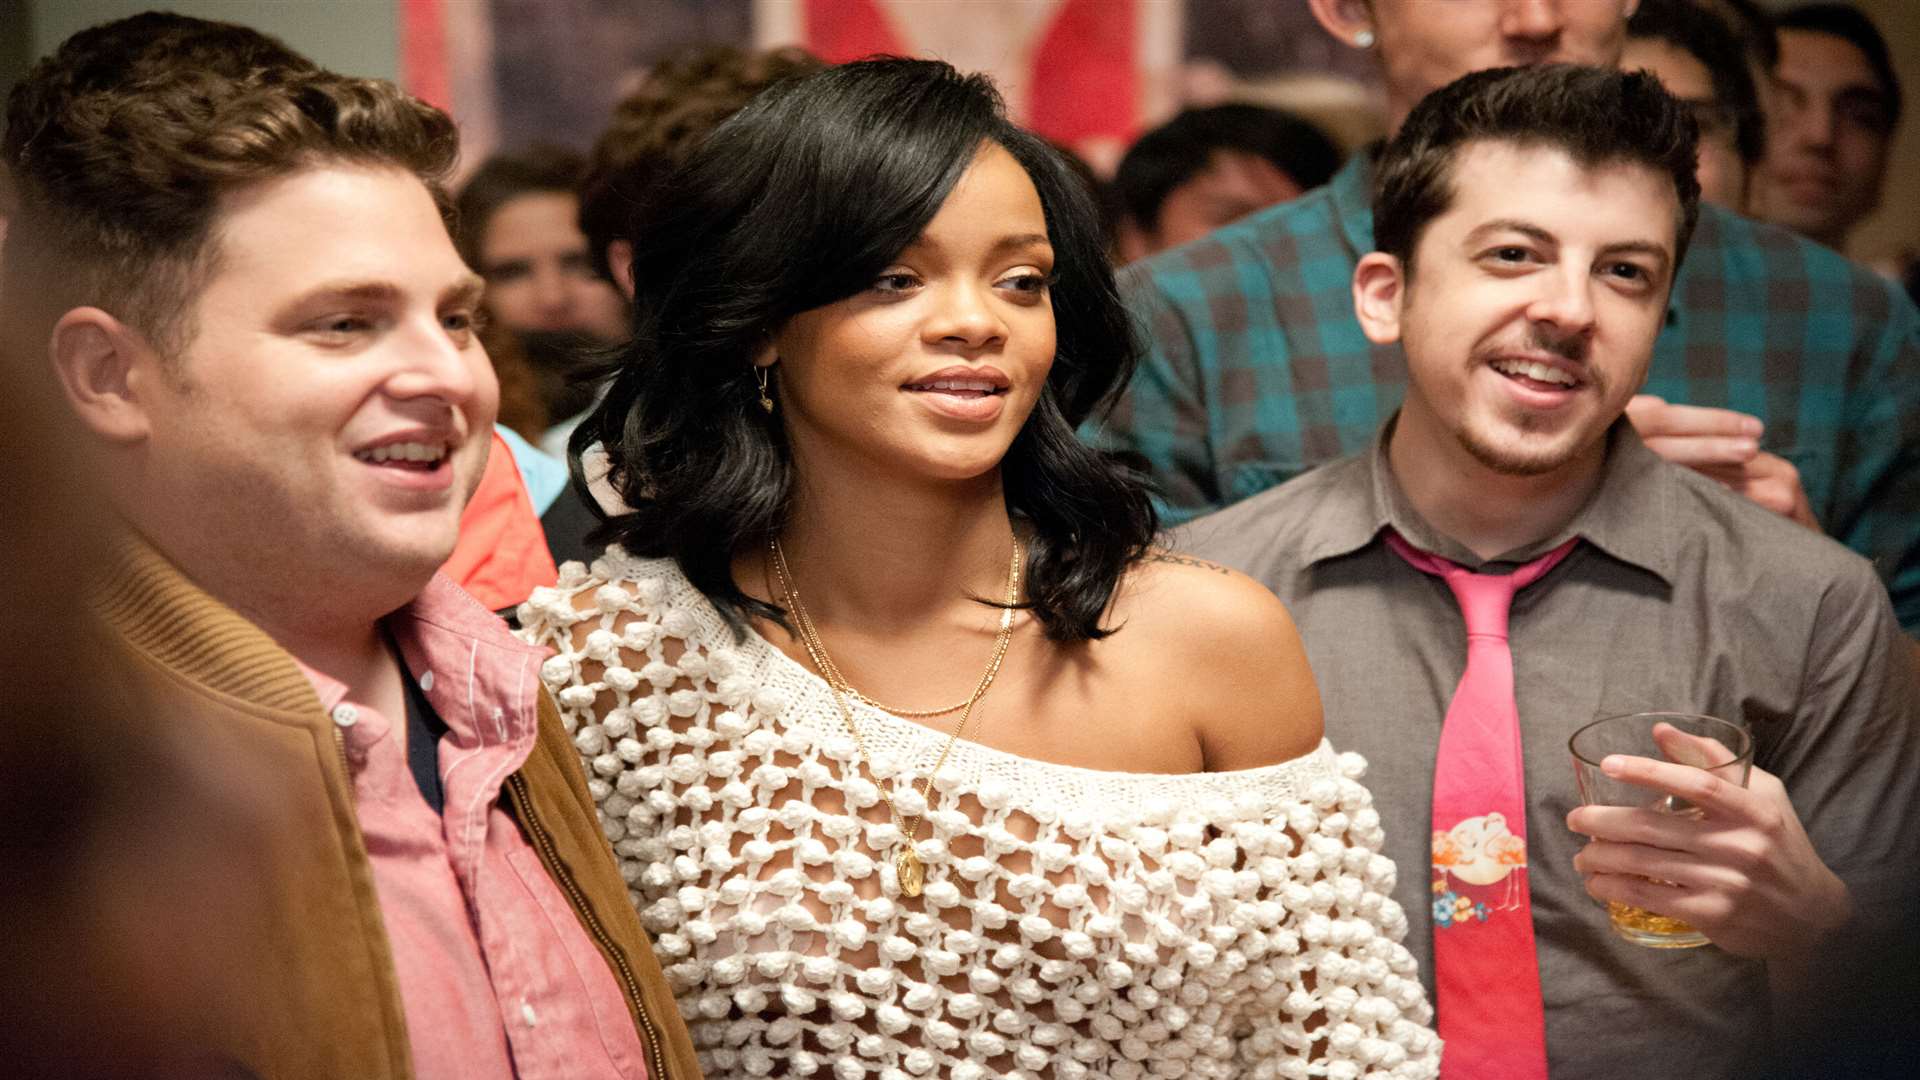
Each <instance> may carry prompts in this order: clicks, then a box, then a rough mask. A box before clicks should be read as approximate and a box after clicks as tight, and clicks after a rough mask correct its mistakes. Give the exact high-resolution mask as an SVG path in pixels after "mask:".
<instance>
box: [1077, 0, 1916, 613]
mask: <svg viewBox="0 0 1920 1080" xmlns="http://www.w3.org/2000/svg"><path fill="white" fill-rule="evenodd" d="M1309 3H1310V4H1311V6H1312V8H1313V10H1314V14H1315V15H1316V17H1318V19H1319V20H1320V22H1321V24H1322V25H1324V26H1325V27H1326V28H1327V30H1328V31H1329V32H1330V33H1332V34H1333V35H1334V36H1335V37H1336V38H1338V39H1340V40H1341V41H1343V42H1346V43H1347V44H1349V45H1352V46H1354V47H1358V48H1367V49H1373V50H1377V52H1378V53H1379V58H1380V62H1381V66H1382V69H1383V73H1384V75H1385V80H1386V87H1387V104H1388V119H1389V123H1390V124H1391V125H1392V126H1393V127H1396V128H1397V127H1398V125H1399V122H1400V120H1401V119H1402V118H1403V117H1405V116H1406V114H1407V112H1408V110H1410V109H1411V108H1412V107H1413V104H1414V103H1415V102H1417V101H1418V100H1419V99H1420V98H1421V97H1423V96H1425V94H1426V93H1427V92H1429V91H1431V90H1433V89H1436V88H1438V87H1440V86H1443V85H1445V84H1446V83H1448V82H1450V81H1452V80H1453V79H1455V78H1457V77H1458V76H1460V75H1463V74H1466V73H1467V72H1469V71H1475V70H1479V69H1482V68H1488V67H1498V66H1504V65H1509V64H1521V63H1534V62H1551V61H1563V62H1571V63H1588V64H1602V65H1609V66H1611V65H1613V64H1616V63H1617V62H1618V60H1619V57H1620V52H1621V48H1622V46H1623V43H1624V40H1625V32H1626V19H1627V16H1628V15H1630V14H1631V13H1632V9H1633V7H1634V6H1635V3H1634V0H1577V2H1576V0H1544V2H1542V0H1531V2H1527V3H1518V2H1513V0H1455V2H1453V3H1447V4H1435V3H1428V2H1426V0H1309ZM1372 178H1373V177H1372V164H1371V157H1370V155H1366V154H1362V155H1358V156H1356V158H1355V159H1354V160H1353V161H1352V162H1350V163H1348V165H1347V166H1346V167H1345V168H1344V169H1343V170H1341V172H1340V173H1339V174H1337V175H1336V176H1335V177H1334V179H1333V181H1332V182H1331V183H1329V184H1328V185H1327V186H1326V187H1323V188H1320V189H1318V190H1316V191H1313V192H1311V193H1309V194H1307V195H1306V196H1303V197H1302V198H1300V199H1298V200H1296V201H1294V202H1291V203H1285V204H1282V205H1280V206H1277V207H1273V208H1271V209H1268V210H1264V211H1261V212H1260V213H1258V214H1255V215H1253V216H1251V217H1249V218H1246V219H1244V220H1242V221H1240V222H1238V223H1236V224H1234V225H1230V226H1228V227H1226V228H1224V229H1221V230H1219V231H1218V232H1215V233H1213V234H1211V235H1209V236H1208V237H1206V238H1204V239H1202V240H1199V241H1197V242H1195V243H1192V244H1189V245H1186V246H1184V247H1180V248H1176V249H1174V250H1172V251H1169V252H1165V253H1162V254H1160V255H1158V256H1155V257H1154V258H1151V259H1148V260H1146V261H1145V262H1142V263H1137V264H1135V265H1134V266H1133V267H1132V268H1130V270H1129V272H1128V274H1127V275H1126V278H1125V287H1126V289H1127V293H1128V302H1129V305H1130V306H1131V307H1132V308H1133V310H1134V311H1135V313H1136V316H1137V318H1138V319H1139V321H1140V323H1141V325H1142V327H1143V329H1144V330H1145V332H1146V335H1147V344H1148V349H1147V355H1146V356H1145V358H1144V360H1143V362H1142V365H1141V368H1140V371H1139V373H1138V374H1137V375H1136V376H1135V378H1134V381H1133V384H1132V386H1131V387H1130V388H1129V390H1128V392H1127V394H1126V396H1125V397H1124V398H1123V399H1122V401H1121V402H1120V405H1119V407H1118V408H1117V409H1116V410H1115V412H1114V414H1113V416H1112V418H1111V419H1110V420H1108V421H1107V423H1106V424H1105V425H1104V426H1102V427H1100V428H1098V429H1097V430H1095V431H1094V432H1092V433H1091V434H1093V436H1094V437H1095V438H1096V440H1097V441H1099V442H1101V443H1102V444H1103V445H1107V446H1109V447H1112V448H1115V449H1120V450H1125V451H1130V452H1133V453H1136V454H1138V455H1140V456H1141V457H1143V458H1144V459H1145V462H1146V463H1147V465H1148V467H1149V468H1150V471H1151V472H1152V474H1153V476H1154V478H1155V480H1156V481H1157V482H1158V484H1159V485H1160V489H1161V494H1162V497H1163V501H1162V508H1163V510H1164V511H1165V514H1166V517H1167V519H1168V520H1169V521H1170V522H1180V521H1185V520H1187V519H1189V518H1192V517H1194V516H1197V515H1199V514H1202V513H1205V512H1207V511H1209V510H1213V509H1217V508H1219V507H1222V506H1225V505H1227V504H1229V503H1232V502H1235V501H1237V500H1239V499H1243V498H1245V497H1247V496H1249V495H1252V494H1254V493H1256V492H1259V491H1263V490H1265V489H1267V488H1269V487H1272V486H1274V485H1276V484H1278V483H1280V482H1282V481H1284V480H1287V479H1289V478H1291V477H1293V476H1296V475H1298V474H1300V473H1302V472H1305V471H1306V470H1308V469H1311V468H1313V467H1314V466H1317V465H1321V464H1325V463H1326V462H1329V461H1332V460H1334V459H1335V458H1338V457H1342V456H1344V455H1347V454H1351V453H1355V452H1358V451H1360V450H1362V449H1364V448H1365V447H1366V445H1367V443H1368V441H1369V440H1370V439H1371V438H1372V436H1373V433H1374V431H1375V430H1376V429H1377V428H1378V427H1379V425H1380V423H1381V422H1382V421H1383V420H1385V419H1386V417H1387V416H1388V415H1389V414H1391V413H1392V412H1393V410H1394V409H1395V408H1397V407H1398V406H1399V403H1400V398H1401V393H1402V391H1403V389H1404V387H1405V383H1406V364H1405V361H1404V360H1403V359H1402V358H1401V357H1400V356H1399V354H1398V352H1397V350H1396V349H1395V348H1393V347H1376V346H1371V345H1369V344H1368V342H1367V340H1366V338H1365V337H1364V336H1363V335H1362V334H1361V332H1360V327H1359V325H1358V323H1356V322H1355V321H1354V317H1353V301H1352V292H1351V289H1352V285H1351V283H1352V279H1353V270H1354V265H1355V264H1356V263H1357V262H1358V261H1359V259H1360V256H1362V255H1364V254H1366V253H1367V252H1369V251H1372V250H1373V216H1372V211H1371V209H1370V204H1371V196H1372V193H1371V185H1372ZM1646 394H1647V395H1648V396H1644V397H1642V398H1639V399H1636V400H1635V402H1634V405H1633V407H1632V408H1631V409H1630V410H1629V413H1630V415H1631V416H1632V418H1633V421H1634V425H1635V427H1636V428H1638V429H1639V431H1640V434H1641V436H1642V437H1643V438H1644V439H1645V440H1646V443H1647V445H1648V446H1649V447H1651V448H1652V449H1653V450H1655V451H1656V452H1658V453H1660V454H1661V455H1663V456H1665V457H1667V458H1668V459H1670V460H1674V461H1678V462H1680V463H1682V464H1686V465H1690V466H1693V467H1695V468H1698V469H1700V470H1701V471H1703V472H1705V473H1707V474H1708V475H1710V476H1713V477H1715V478H1716V479H1718V480H1720V481H1722V482H1724V483H1726V484H1727V485H1728V486H1729V487H1732V488H1733V489H1735V490H1737V491H1741V492H1743V493H1744V494H1746V495H1748V496H1749V497H1751V498H1753V499H1754V500H1755V501H1757V502H1760V503H1761V504H1763V505H1766V506H1768V507H1770V508H1772V509H1774V510H1776V511H1779V512H1780V513H1783V514H1786V515H1788V516H1791V517H1794V518H1795V519H1797V520H1799V521H1801V522H1802V523H1804V524H1807V525H1809V526H1810V527H1814V528H1821V529H1824V530H1825V531H1826V532H1827V533H1829V534H1830V535H1832V536H1833V537H1835V538H1836V539H1838V540H1840V541H1842V542H1844V543H1845V544H1847V545H1848V546H1849V547H1851V548H1853V549H1854V550H1855V551H1858V552H1860V553H1861V554H1863V555H1865V556H1867V557H1868V558H1870V559H1872V560H1873V562H1874V565H1875V566H1876V568H1877V569H1878V570H1879V572H1880V575H1881V577H1882V578H1883V579H1884V580H1885V581H1886V582H1887V584H1888V588H1889V590H1890V591H1891V593H1892V597H1893V604H1894V610H1895V611H1896V612H1897V613H1898V615H1899V618H1900V621H1901V624H1902V625H1903V626H1904V627H1905V628H1906V630H1907V631H1908V632H1909V633H1912V634H1920V314H1916V312H1915V310H1914V308H1913V305H1912V303H1911V302H1909V301H1908V300H1907V299H1906V298H1905V297H1904V296H1901V295H1900V294H1899V293H1898V292H1897V291H1896V290H1895V289H1894V288H1893V287H1892V286H1891V285H1890V284H1888V283H1886V282H1883V281H1882V280H1880V279H1879V278H1877V277H1875V276H1874V275H1872V274H1871V273H1869V272H1867V271H1866V270H1864V269H1862V268H1860V267H1857V266H1855V265H1853V264H1852V263H1850V262H1848V261H1847V260H1845V259H1844V258H1842V257H1841V256H1839V255H1837V254H1835V253H1834V252H1832V251H1831V250H1829V249H1827V248H1824V247H1820V246H1819V245H1816V244H1813V243H1811V242H1808V241H1805V240H1802V239H1800V238H1799V237H1797V236H1794V235H1793V234H1791V233H1789V232H1787V231H1785V230H1783V229H1778V228H1773V227H1771V226H1767V225H1762V224H1759V223H1756V222H1753V221H1749V220H1747V219H1745V218H1742V217H1740V216H1738V215H1735V214H1731V213H1728V212H1726V211H1723V210H1720V209H1719V208H1717V207H1710V206H1703V207H1702V208H1701V213H1700V224H1699V227H1698V229H1697V231H1696V232H1695V233H1694V237H1693V243H1692V247H1691V249H1690V252H1689V254H1688V256H1687V261H1686V266H1685V269H1684V270H1683V272H1682V273H1681V276H1680V280H1679V281H1678V283H1677V284H1676V285H1675V288H1674V294H1673V299H1672V308H1671V310H1670V312H1669V314H1668V318H1667V325H1666V327H1665V329H1664V330H1663V331H1662V333H1661V335H1660V339H1659V341H1658V343H1657V346H1656V352H1655V356H1654V360H1653V370H1652V373H1651V375H1650V376H1649V377H1648V380H1647V385H1646ZM1669 402H1672V403H1673V404H1669ZM1680 403H1685V404H1680Z"/></svg>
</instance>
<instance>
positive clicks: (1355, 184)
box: [1327, 143, 1380, 254]
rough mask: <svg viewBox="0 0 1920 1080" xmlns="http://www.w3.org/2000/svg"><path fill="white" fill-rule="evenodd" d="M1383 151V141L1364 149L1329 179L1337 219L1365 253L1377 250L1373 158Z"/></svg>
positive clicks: (1356, 247)
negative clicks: (1374, 221)
mask: <svg viewBox="0 0 1920 1080" xmlns="http://www.w3.org/2000/svg"><path fill="white" fill-rule="evenodd" d="M1379 154H1380V144H1379V143H1375V144H1374V145H1372V146H1368V147H1366V148H1364V149H1362V150H1360V151H1359V152H1358V153H1356V154H1354V155H1353V156H1352V157H1351V158H1349V159H1347V163H1346V164H1345V165H1343V166H1341V167H1340V171H1339V172H1337V173H1334V174H1333V179H1331V180H1329V181H1327V192H1328V194H1329V195H1331V196H1332V198H1333V210H1334V220H1335V222H1336V224H1338V225H1339V227H1340V232H1341V234H1342V235H1344V236H1345V237H1346V238H1347V243H1348V245H1350V246H1351V247H1352V249H1353V250H1354V251H1357V252H1360V253H1361V254H1365V253H1367V252H1369V251H1372V250H1373V162H1374V159H1375V158H1376V157H1378V156H1379Z"/></svg>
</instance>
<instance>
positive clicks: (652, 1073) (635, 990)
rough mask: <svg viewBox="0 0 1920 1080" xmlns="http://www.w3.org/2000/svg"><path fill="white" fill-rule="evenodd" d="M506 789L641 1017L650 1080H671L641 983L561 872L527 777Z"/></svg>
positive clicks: (509, 782) (515, 776)
mask: <svg viewBox="0 0 1920 1080" xmlns="http://www.w3.org/2000/svg"><path fill="white" fill-rule="evenodd" d="M507 786H508V787H509V788H510V789H511V790H512V792H513V805H514V809H515V810H516V811H518V812H519V814H520V820H521V822H523V823H524V824H525V825H526V827H527V832H528V833H530V834H532V836H533V842H534V843H535V844H536V845H538V846H539V848H540V855H541V857H542V858H543V859H544V860H545V861H546V864H547V872H548V873H549V874H552V875H553V879H554V880H555V881H557V882H559V883H560V887H561V888H562V889H564V890H565V891H566V894H567V897H568V899H570V900H571V901H572V902H573V909H574V910H575V911H577V912H579V913H580V919H581V921H582V922H583V923H585V924H586V927H587V932H588V933H590V934H592V935H593V938H594V940H595V941H597V942H599V944H600V947H601V949H602V951H604V952H605V953H606V954H607V955H608V956H611V957H613V965H614V967H615V969H617V970H618V972H619V974H620V981H621V982H622V983H623V984H624V985H625V988H626V992H627V996H628V999H629V1000H631V1001H632V1002H633V1012H634V1015H635V1016H638V1017H639V1018H640V1033H641V1034H642V1035H644V1036H646V1041H647V1052H648V1056H649V1059H650V1060H648V1062H647V1076H648V1078H649V1080H671V1078H670V1077H668V1076H667V1072H666V1053H665V1051H664V1050H663V1049H662V1047H661V1045H660V1033H659V1032H658V1031H656V1030H655V1029H654V1026H653V1020H652V1018H651V1017H649V1016H648V1015H647V1004H646V1002H645V1001H643V1000H641V997H640V983H639V980H637V979H635V978H634V975H633V968H632V967H631V966H630V965H628V963H627V958H626V956H625V955H623V954H622V953H621V951H620V950H619V948H618V947H616V946H615V944H614V941H613V938H612V937H610V936H609V935H608V934H607V932H606V930H605V929H604V928H602V927H601V925H600V919H599V917H598V916H596V915H594V913H593V909H592V908H590V907H588V906H587V898H586V896H585V895H584V894H582V893H581V892H580V887H579V886H578V885H576V884H574V881H573V877H572V876H571V875H570V874H568V873H567V872H566V871H565V870H564V869H562V867H561V865H560V852H559V849H558V848H556V847H555V846H554V843H553V837H551V836H549V835H548V834H547V829H546V826H544V825H542V824H540V819H539V818H538V817H536V816H535V815H534V812H533V801H532V799H531V798H529V797H528V795H527V781H526V778H525V777H523V776H521V775H520V774H519V773H517V772H516V773H514V774H512V775H511V776H509V777H507Z"/></svg>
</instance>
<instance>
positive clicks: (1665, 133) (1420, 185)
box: [1373, 64, 1700, 273]
mask: <svg viewBox="0 0 1920 1080" xmlns="http://www.w3.org/2000/svg"><path fill="white" fill-rule="evenodd" d="M1475 143H1513V144H1519V145H1522V146H1538V147H1545V148H1549V149H1555V150H1560V151H1563V152H1564V153H1566V154H1567V156H1569V157H1571V158H1572V159H1573V160H1574V161H1575V162H1577V163H1579V164H1580V165H1581V166H1582V167H1583V168H1594V167H1598V166H1602V165H1613V164H1634V165H1644V166H1646V167H1648V168H1650V169H1652V170H1654V171H1655V172H1659V173H1665V174H1666V175H1668V176H1670V177H1672V179H1673V189H1674V193H1675V194H1676V195H1677V196H1678V198H1679V203H1680V205H1679V212H1678V218H1677V220H1676V221H1675V223H1674V224H1675V231H1674V270H1675V271H1676V272H1677V271H1678V270H1679V268H1680V260H1681V259H1682V258H1683V257H1684V256H1685V254H1686V250H1687V242H1688V241H1689V240H1690V239H1691V238H1692V236H1693V226H1694V222H1695V221H1697V220H1698V219H1699V216H1700V181H1699V180H1697V179H1695V177H1694V171H1695V168H1696V158H1697V154H1698V151H1699V129H1698V126H1697V125H1696V124H1695V123H1694V120H1693V115H1692V114H1691V113H1690V112H1689V111H1688V110H1687V107H1686V106H1685V105H1683V104H1681V103H1680V102H1679V101H1678V100H1676V99H1675V98H1674V96H1673V95H1672V94H1669V93H1667V91H1666V90H1665V89H1664V88H1663V87H1661V85H1660V80H1658V79H1656V78H1654V77H1653V76H1652V75H1650V74H1648V73H1646V72H1644V71H1634V72H1622V71H1616V70H1614V69H1612V68H1593V67H1578V66H1575V65H1572V64H1540V65H1533V66H1529V67H1510V68H1491V69H1488V70H1486V71H1476V72H1474V73H1472V74H1470V75H1464V76H1462V77H1460V78H1458V79H1456V80H1454V81H1453V82H1451V83H1448V84H1447V85H1446V86H1443V87H1441V88H1440V89H1438V90H1435V91H1434V92H1433V93H1431V94H1428V95H1427V96H1426V97H1425V98H1424V99H1422V100H1421V102H1420V103H1419V104H1418V105H1415V106H1414V107H1413V111H1412V112H1410V113H1408V114H1407V119H1406V122H1405V123H1403V124H1401V125H1400V131H1399V133H1398V134H1396V135H1395V136H1394V137H1393V139H1392V141H1390V142H1388V143H1387V147H1386V149H1385V150H1383V151H1381V154H1380V163H1379V168H1378V171H1377V175H1376V177H1375V179H1374V195H1373V235H1374V247H1375V248H1377V249H1378V250H1380V251H1383V252H1386V253H1387V254H1389V255H1392V256H1394V257H1395V258H1397V259H1399V260H1400V262H1401V263H1402V265H1404V266H1405V267H1406V268H1407V270H1408V272H1409V273H1411V272H1412V269H1413V252H1414V248H1415V247H1417V246H1418V245H1419V242H1420V234H1421V233H1422V232H1424V231H1425V230H1426V227H1427V225H1428V223H1429V222H1431V221H1433V219H1434V218H1437V217H1439V216H1440V215H1441V214H1444V213H1446V211H1447V207H1448V206H1449V205H1451V204H1452V202H1453V167H1454V163H1455V161H1457V160H1458V158H1459V156H1460V152H1461V151H1462V150H1464V149H1465V148H1466V147H1468V146H1470V145H1473V144H1475Z"/></svg>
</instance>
